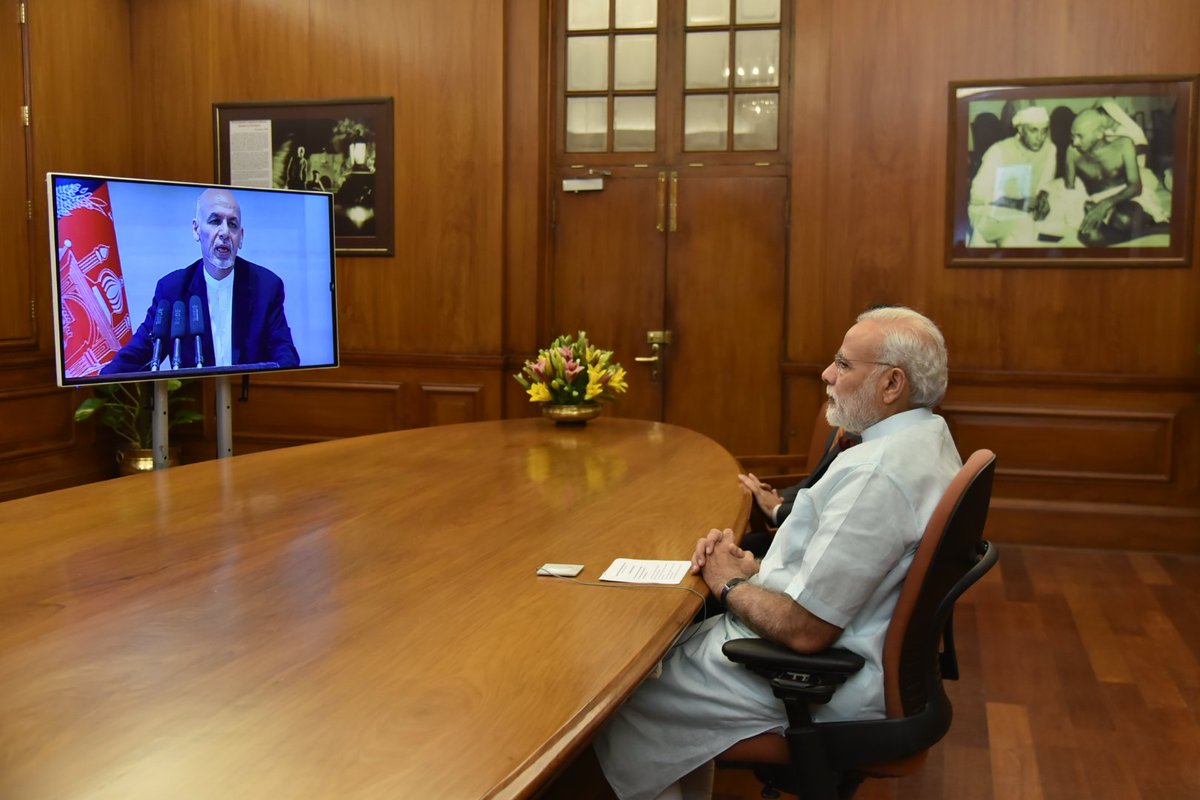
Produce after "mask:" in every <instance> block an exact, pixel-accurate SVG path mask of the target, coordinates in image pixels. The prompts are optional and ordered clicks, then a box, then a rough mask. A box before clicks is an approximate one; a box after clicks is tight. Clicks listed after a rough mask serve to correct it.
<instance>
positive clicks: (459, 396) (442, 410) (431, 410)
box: [420, 383, 484, 425]
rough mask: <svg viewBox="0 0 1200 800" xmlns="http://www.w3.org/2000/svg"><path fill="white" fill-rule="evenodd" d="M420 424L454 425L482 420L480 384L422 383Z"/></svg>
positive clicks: (481, 391)
mask: <svg viewBox="0 0 1200 800" xmlns="http://www.w3.org/2000/svg"><path fill="white" fill-rule="evenodd" d="M420 389H421V397H422V399H423V400H424V402H423V403H422V404H421V412H422V416H421V422H422V423H423V424H424V425H454V424H457V423H461V422H480V421H481V420H483V389H484V387H483V386H482V384H475V385H470V384H461V383H459V384H444V383H422V384H421V387H420Z"/></svg>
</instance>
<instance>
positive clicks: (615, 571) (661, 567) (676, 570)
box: [600, 558, 692, 584]
mask: <svg viewBox="0 0 1200 800" xmlns="http://www.w3.org/2000/svg"><path fill="white" fill-rule="evenodd" d="M691 566H692V562H690V561H650V560H647V559H639V558H618V559H616V560H615V561H613V562H612V564H610V565H609V566H608V569H606V570H604V574H603V575H601V576H600V580H602V581H615V582H618V583H661V584H672V583H679V582H681V581H682V580H683V579H684V578H685V577H687V574H688V569H689V568H690V567H691Z"/></svg>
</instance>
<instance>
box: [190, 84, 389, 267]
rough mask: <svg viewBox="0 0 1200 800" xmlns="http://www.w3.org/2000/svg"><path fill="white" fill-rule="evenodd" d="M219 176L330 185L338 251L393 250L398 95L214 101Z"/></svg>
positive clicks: (255, 182) (261, 183)
mask: <svg viewBox="0 0 1200 800" xmlns="http://www.w3.org/2000/svg"><path fill="white" fill-rule="evenodd" d="M213 161H214V165H215V173H216V182H217V183H222V184H226V185H232V186H257V187H264V188H275V189H288V188H291V189H309V190H317V191H327V192H330V193H331V194H333V196H334V204H333V205H334V232H335V242H336V244H335V247H336V252H337V253H338V254H339V255H359V256H390V255H393V254H394V253H395V249H396V248H395V240H396V233H395V212H394V198H395V168H396V161H395V157H394V140H393V137H392V98H390V97H367V98H350V99H337V100H304V101H292V100H280V101H270V102H236V103H233V102H231V103H214V104H213Z"/></svg>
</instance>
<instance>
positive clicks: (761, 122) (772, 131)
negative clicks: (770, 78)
mask: <svg viewBox="0 0 1200 800" xmlns="http://www.w3.org/2000/svg"><path fill="white" fill-rule="evenodd" d="M778 147H779V97H778V95H776V94H775V93H774V92H772V93H770V94H739V95H737V98H736V100H735V101H734V106H733V149H734V150H775V149H777V148H778Z"/></svg>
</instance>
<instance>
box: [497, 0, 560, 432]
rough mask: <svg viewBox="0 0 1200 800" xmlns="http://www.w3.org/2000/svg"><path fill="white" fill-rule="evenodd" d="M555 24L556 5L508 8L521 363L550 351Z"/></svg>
mask: <svg viewBox="0 0 1200 800" xmlns="http://www.w3.org/2000/svg"><path fill="white" fill-rule="evenodd" d="M549 17H550V4H549V3H529V2H521V0H506V2H505V3H504V95H505V102H504V136H503V139H504V171H505V180H504V261H505V269H504V274H505V284H504V296H503V303H502V313H503V320H504V321H503V326H504V337H503V342H504V347H503V351H504V352H505V353H506V354H509V355H510V356H511V355H514V354H515V355H518V356H519V357H520V358H521V359H522V360H524V359H525V358H527V357H528V356H529V355H532V354H534V353H536V352H537V350H538V349H539V348H540V347H542V346H544V345H545V344H548V342H545V343H543V342H541V341H540V338H539V337H541V336H542V332H543V331H544V330H545V327H546V321H545V319H543V312H544V309H545V297H544V288H545V277H546V275H545V268H546V258H545V256H546V252H547V249H548V244H547V236H548V233H549V228H548V226H547V224H546V214H547V206H548V197H549V196H550V194H549V191H548V188H547V179H548V175H547V169H548V166H547V164H548V162H547V158H548V153H549V147H550V144H551V143H552V142H553V141H554V139H553V132H552V131H551V130H550V129H549V121H548V118H547V116H548V113H549V112H548V94H547V89H546V86H547V85H548V82H549V80H550V77H549V64H548V53H549V48H548V47H547V44H546V43H547V40H548V37H549V35H550V34H549V26H550V19H549ZM513 371H514V372H515V371H516V370H515V369H514V370H513ZM505 396H506V397H507V396H508V394H507V393H505ZM519 409H520V406H519V405H518V407H517V408H511V407H510V406H509V403H508V402H507V401H506V402H505V404H504V415H505V416H506V417H507V416H522V415H523V414H522V413H521V412H520V410H519Z"/></svg>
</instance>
